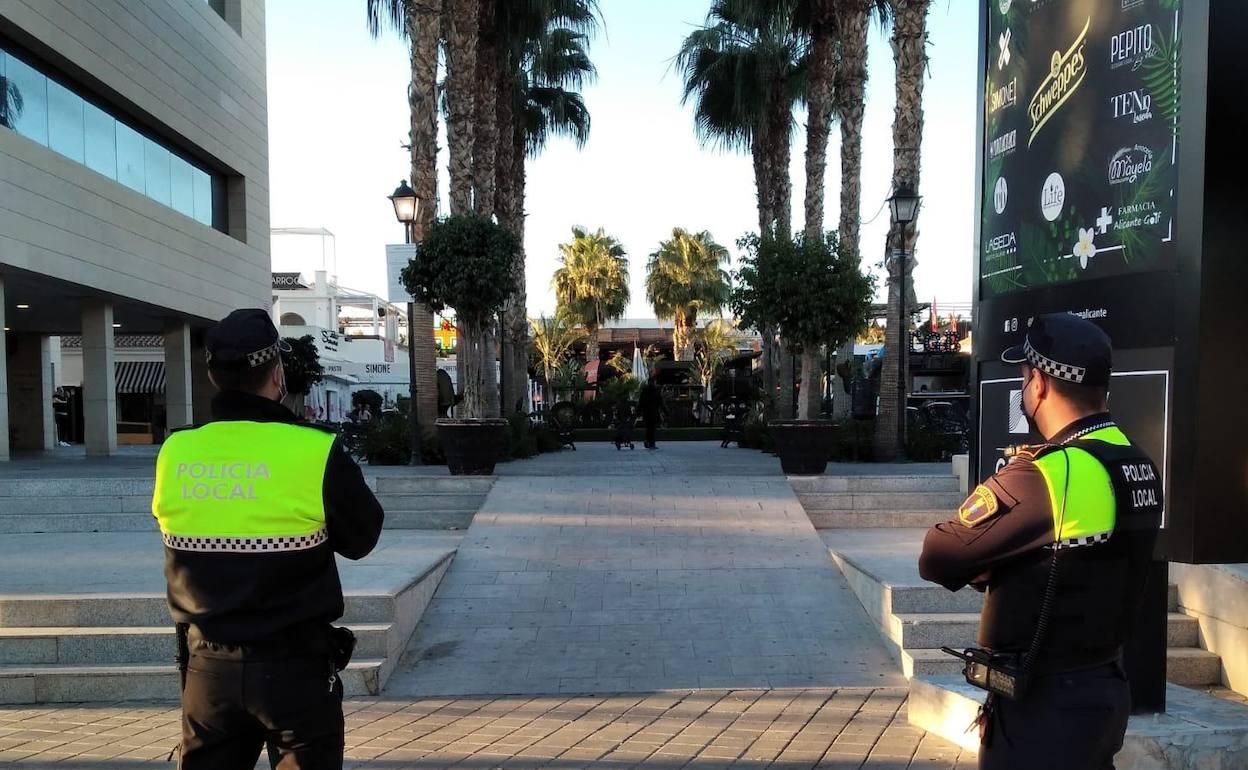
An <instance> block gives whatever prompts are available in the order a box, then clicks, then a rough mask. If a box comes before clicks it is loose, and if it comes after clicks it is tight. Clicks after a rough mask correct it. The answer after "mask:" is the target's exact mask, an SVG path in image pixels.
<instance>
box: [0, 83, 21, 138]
mask: <svg viewBox="0 0 1248 770" xmlns="http://www.w3.org/2000/svg"><path fill="white" fill-rule="evenodd" d="M24 106H25V103H24V102H23V101H22V92H21V91H20V90H18V88H17V84H16V83H14V82H13V81H11V80H9V79H8V78H6V77H4V76H3V75H0V126H4V127H5V128H12V127H13V124H14V122H15V121H16V119H17V118H19V117H21V115H22V109H23V108H24Z"/></svg>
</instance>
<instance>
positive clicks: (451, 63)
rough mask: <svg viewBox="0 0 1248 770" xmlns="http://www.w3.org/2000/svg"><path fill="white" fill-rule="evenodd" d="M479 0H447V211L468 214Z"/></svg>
mask: <svg viewBox="0 0 1248 770" xmlns="http://www.w3.org/2000/svg"><path fill="white" fill-rule="evenodd" d="M478 2H479V0H447V13H448V20H449V22H450V24H449V29H450V33H449V34H448V35H447V46H446V106H447V113H448V114H447V118H446V140H447V144H449V145H450V150H451V156H450V171H451V174H450V176H451V214H452V215H453V216H454V215H460V214H471V213H472V211H473V208H472V188H473V180H472V172H473V166H472V150H473V130H474V123H475V120H474V118H475V117H476V115H475V107H474V105H475V104H476V92H477V91H478V90H479V89H480V86H479V83H478V81H477V28H478V25H479V24H480V20H479V18H478V13H477V9H478Z"/></svg>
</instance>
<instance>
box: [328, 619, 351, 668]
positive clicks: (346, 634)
mask: <svg viewBox="0 0 1248 770" xmlns="http://www.w3.org/2000/svg"><path fill="white" fill-rule="evenodd" d="M329 652H330V658H331V660H333V662H334V670H335V671H342V670H343V669H345V668H346V667H347V664H348V663H350V662H351V655H352V654H353V653H354V652H355V633H354V632H352V631H351V629H349V628H340V627H331V628H330V629H329Z"/></svg>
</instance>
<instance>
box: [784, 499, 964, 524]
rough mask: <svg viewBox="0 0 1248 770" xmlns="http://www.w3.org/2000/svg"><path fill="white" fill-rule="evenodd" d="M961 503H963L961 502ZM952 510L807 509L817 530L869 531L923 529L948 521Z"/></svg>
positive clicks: (807, 513)
mask: <svg viewBox="0 0 1248 770" xmlns="http://www.w3.org/2000/svg"><path fill="white" fill-rule="evenodd" d="M959 502H961V501H959ZM952 514H953V511H952V509H949V510H942V511H904V512H903V511H870V512H868V511H858V512H853V513H849V512H843V511H836V512H827V511H812V510H810V509H809V508H808V509H806V515H807V516H808V517H809V518H810V523H811V524H812V525H813V526H814V528H815V529H867V528H871V527H892V528H915V527H919V528H923V529H926V528H928V527H931V526H933V525H935V524H939V523H940V522H942V521H948V520H949V518H950V517H951V516H952Z"/></svg>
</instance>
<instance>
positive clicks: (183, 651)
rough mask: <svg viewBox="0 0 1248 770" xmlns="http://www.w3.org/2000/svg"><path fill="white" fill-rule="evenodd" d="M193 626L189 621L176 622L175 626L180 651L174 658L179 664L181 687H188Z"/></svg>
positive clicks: (174, 630)
mask: <svg viewBox="0 0 1248 770" xmlns="http://www.w3.org/2000/svg"><path fill="white" fill-rule="evenodd" d="M190 630H191V626H190V624H188V623H176V624H174V626H173V632H174V635H175V636H176V637H177V639H178V652H177V657H176V658H174V660H176V661H177V664H178V676H179V678H180V679H181V688H182V689H183V690H185V689H186V667H187V666H188V665H190V662H191V643H190V639H189V638H188V635H189V634H190Z"/></svg>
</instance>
